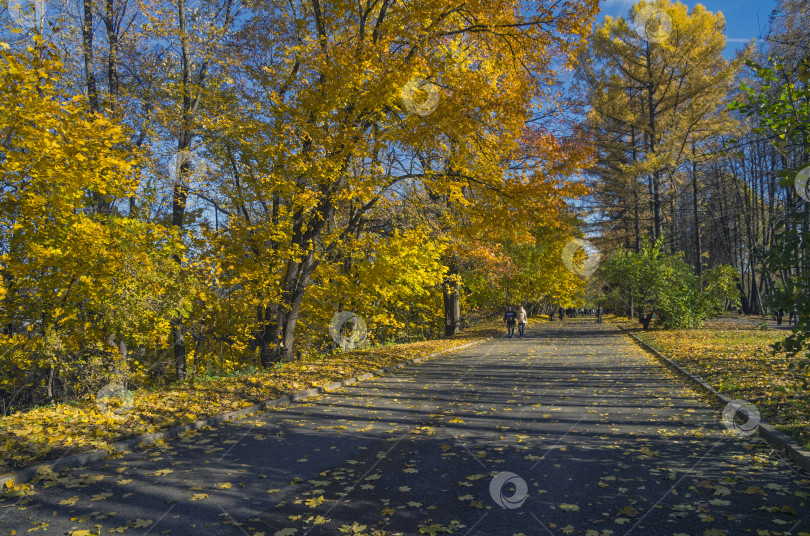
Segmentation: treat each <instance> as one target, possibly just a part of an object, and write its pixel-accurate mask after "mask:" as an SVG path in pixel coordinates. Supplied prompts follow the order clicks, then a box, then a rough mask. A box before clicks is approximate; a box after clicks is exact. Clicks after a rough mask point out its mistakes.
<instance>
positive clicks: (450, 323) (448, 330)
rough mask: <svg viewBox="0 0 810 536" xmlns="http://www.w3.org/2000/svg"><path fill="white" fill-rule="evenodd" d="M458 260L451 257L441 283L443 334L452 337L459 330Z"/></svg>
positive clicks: (459, 293)
mask: <svg viewBox="0 0 810 536" xmlns="http://www.w3.org/2000/svg"><path fill="white" fill-rule="evenodd" d="M458 276H459V268H458V261H457V260H456V259H455V258H453V259H452V260H451V261H450V266H449V268H448V271H447V277H446V278H445V280H444V284H443V285H442V292H443V294H444V334H445V336H446V337H452V336H453V335H456V334H457V333H458V332H459V331H460V330H461V284H460V282H459V277H458Z"/></svg>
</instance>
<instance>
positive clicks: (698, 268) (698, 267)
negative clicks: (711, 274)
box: [692, 145, 703, 278]
mask: <svg viewBox="0 0 810 536" xmlns="http://www.w3.org/2000/svg"><path fill="white" fill-rule="evenodd" d="M694 158H695V146H694V145H693V146H692V212H693V214H694V218H695V234H694V241H695V256H696V257H695V272H696V273H697V276H698V277H700V278H702V277H703V259H702V258H701V250H702V249H703V248H702V247H701V244H700V214H699V213H698V183H697V163H696V162H695V160H694Z"/></svg>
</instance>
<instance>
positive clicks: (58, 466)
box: [0, 339, 490, 490]
mask: <svg viewBox="0 0 810 536" xmlns="http://www.w3.org/2000/svg"><path fill="white" fill-rule="evenodd" d="M488 340H490V339H476V340H474V341H472V342H468V343H466V344H462V345H461V346H455V347H453V348H448V349H446V350H441V351H438V352H434V353H432V354H429V355H426V356H422V357H416V358H413V359H409V360H407V361H402V362H400V363H397V364H395V365H391V366H390V367H384V368H381V369H376V370H373V371H371V372H367V373H365V374H361V375H359V376H353V377H351V378H344V379H342V380H338V381H336V382H332V383H330V384H327V385H322V386H319V387H312V388H310V389H305V390H303V391H297V392H295V393H291V394H289V395H285V396H282V397H279V398H276V399H274V400H267V401H265V402H259V403H258V404H254V405H252V406H248V407H246V408H242V409H239V410H236V411H229V412H227V413H220V414H219V415H214V416H212V417H208V418H206V419H200V420H198V421H195V422H192V423H188V424H184V425H181V426H175V427H172V428H168V429H166V430H161V431H158V432H152V433H150V434H144V435H140V436H137V437H133V438H130V439H126V440H124V441H118V442H116V443H113V444H112V445H111V447H112V448H111V449H110V450H107V449H97V450H91V451H89V452H83V453H81V454H75V455H73V456H67V457H64V458H60V459H58V460H54V461H52V462H46V463H41V464H39V465H32V466H31V467H25V468H23V469H20V470H18V471H15V472H13V473H6V474H5V475H3V476H0V490H2V489H3V488H5V486H6V483H8V482H9V481H13V482H14V483H15V484H25V483H28V482H30V481H32V480H34V479H35V478H36V476H37V475H39V474H41V473H48V472H58V471H61V470H63V469H68V468H73V467H81V466H82V465H85V464H88V463H93V462H98V461H101V460H103V459H105V458H107V457H109V456H112V455H114V454H119V453H124V452H127V451H131V450H136V449H143V448H146V447H148V446H150V445H152V444H154V443H156V442H158V441H162V440H164V439H172V438H175V437H177V436H179V435H181V434H183V433H185V432H189V431H191V430H199V429H200V428H203V427H205V426H215V425H217V424H221V423H223V422H225V421H232V420H234V419H236V418H237V417H246V416H248V415H252V414H254V413H259V412H262V411H264V410H266V409H269V408H273V407H276V406H280V405H282V404H288V403H290V402H297V401H299V400H303V399H305V398H309V397H312V396H316V395H319V394H323V393H327V392H329V391H334V390H335V389H340V388H342V387H348V386H350V385H354V384H355V383H358V382H361V381H366V380H370V379H372V378H374V377H377V376H381V375H383V374H388V373H390V372H393V371H395V370H398V369H401V368H404V367H406V366H408V365H411V364H416V363H421V362H422V361H427V360H428V359H432V358H434V357H438V356H440V355H443V354H448V353H451V352H457V351H459V350H463V349H465V348H469V347H471V346H474V345H476V344H480V343H482V342H485V341H488Z"/></svg>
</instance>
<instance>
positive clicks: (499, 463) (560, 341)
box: [0, 319, 810, 536]
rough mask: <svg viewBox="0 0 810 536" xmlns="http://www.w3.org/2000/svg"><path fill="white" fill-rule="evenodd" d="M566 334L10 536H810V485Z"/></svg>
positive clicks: (634, 353)
mask: <svg viewBox="0 0 810 536" xmlns="http://www.w3.org/2000/svg"><path fill="white" fill-rule="evenodd" d="M743 421H744V419H738V421H737V422H732V421H730V420H729V419H728V418H725V419H724V418H723V416H722V414H721V411H720V410H719V409H717V408H713V407H712V406H711V404H710V402H709V401H708V400H707V399H705V398H703V397H702V396H700V395H698V394H697V393H695V392H694V391H692V390H691V389H690V388H689V387H688V386H687V385H686V384H685V383H684V382H682V381H681V380H680V379H678V378H677V377H675V376H673V375H672V374H671V373H670V372H669V371H667V370H666V369H664V368H663V367H662V366H660V365H659V364H658V363H657V362H656V361H655V360H654V359H652V358H651V357H650V356H648V355H647V354H646V353H644V352H643V351H641V350H640V349H638V348H637V347H636V346H635V345H634V344H633V343H632V342H630V341H629V339H627V337H626V336H624V335H622V334H620V333H619V332H617V331H616V330H615V328H613V327H611V326H609V325H607V324H596V323H595V322H594V321H593V319H565V320H564V321H562V322H559V321H557V322H554V323H549V324H544V325H541V326H539V327H537V328H532V329H529V330H527V336H526V338H524V339H507V338H503V339H500V340H493V341H489V342H485V343H482V344H479V345H476V346H473V347H470V348H468V349H465V350H462V351H460V352H457V353H453V354H448V355H445V356H441V357H438V358H435V359H432V360H429V361H426V362H422V363H420V364H419V365H414V366H409V367H406V368H404V369H401V370H399V371H397V372H396V373H393V374H390V375H387V376H385V377H380V378H375V379H373V380H370V381H365V382H362V383H359V384H356V385H354V386H351V387H347V388H343V389H340V390H336V391H333V392H330V393H327V394H324V395H320V396H318V397H315V398H312V399H308V400H307V401H304V402H299V403H294V404H290V405H288V406H285V407H282V408H277V409H273V410H269V411H267V412H264V413H261V414H258V415H254V416H251V417H248V418H245V419H242V420H239V421H235V422H232V423H228V424H226V425H223V426H220V427H217V428H215V429H210V430H203V431H200V432H196V433H193V434H189V435H186V436H184V437H182V438H180V439H177V440H174V441H171V442H169V443H167V444H163V445H159V446H156V447H153V448H149V449H146V450H142V451H136V452H131V453H125V454H123V455H119V456H117V457H115V458H112V459H109V460H106V461H103V462H99V463H97V464H92V465H88V466H86V467H82V468H77V469H72V470H69V471H65V472H63V473H60V474H59V475H48V476H47V477H46V478H43V479H42V480H40V481H39V482H38V483H37V484H36V485H35V486H34V488H33V490H32V491H31V492H29V493H27V494H25V495H23V496H6V497H4V498H3V500H2V501H1V502H0V534H11V533H12V531H15V532H16V534H27V533H28V532H40V531H42V532H47V533H48V534H71V533H72V534H74V535H76V536H87V535H91V534H92V535H96V534H99V535H101V534H174V535H186V534H188V535H198V534H200V535H208V534H211V535H259V536H261V535H264V536H271V535H278V536H292V535H304V534H311V535H327V534H328V535H335V534H366V535H375V534H376V535H395V534H402V535H406V534H407V535H410V534H470V535H490V534H491V535H517V534H523V535H527V536H528V535H531V534H538V535H558V534H575V535H585V536H611V535H616V536H619V535H639V536H641V535H644V536H656V535H667V536H684V535H687V536H722V535H726V536H732V535H737V534H752V535H756V536H777V535H787V534H790V535H801V534H802V533H805V534H810V507H809V506H808V503H809V502H810V499H809V498H810V475H808V474H807V473H805V472H802V471H801V470H800V469H799V468H797V467H796V466H795V465H793V464H792V463H790V462H789V461H786V460H785V459H783V458H781V457H780V456H779V455H777V454H776V453H774V452H773V451H772V450H771V449H770V448H769V447H768V446H767V444H766V443H765V442H764V441H762V440H761V439H760V438H758V437H757V436H756V435H749V429H751V428H752V425H753V424H755V423H754V422H753V421H748V422H743Z"/></svg>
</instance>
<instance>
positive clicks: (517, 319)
mask: <svg viewBox="0 0 810 536" xmlns="http://www.w3.org/2000/svg"><path fill="white" fill-rule="evenodd" d="M503 320H504V322H506V328H507V330H508V336H509V338H510V339H511V338H512V337H513V336H514V335H515V324H517V325H518V333H519V334H520V335H519V337H520V338H521V339H522V338H523V329H524V328H525V327H526V309H524V308H523V306H522V305H521V306H520V309H518V310H517V312H515V311H513V310H512V306H511V305H510V306H509V307H507V308H506V314H504V315H503Z"/></svg>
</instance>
